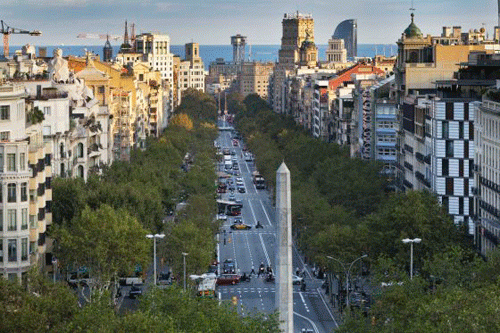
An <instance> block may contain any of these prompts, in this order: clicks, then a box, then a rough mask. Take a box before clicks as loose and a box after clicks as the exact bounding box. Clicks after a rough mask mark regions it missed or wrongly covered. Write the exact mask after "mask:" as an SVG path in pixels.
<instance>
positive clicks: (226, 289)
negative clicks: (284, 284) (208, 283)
mask: <svg viewBox="0 0 500 333" xmlns="http://www.w3.org/2000/svg"><path fill="white" fill-rule="evenodd" d="M218 291H219V292H220V293H221V294H236V293H238V294H244V293H251V294H253V293H275V292H276V288H274V287H222V288H220V287H219V288H218ZM294 293H299V291H298V290H294ZM300 293H302V295H305V296H308V297H312V298H316V297H319V294H318V292H317V291H316V290H311V291H302V292H300Z"/></svg>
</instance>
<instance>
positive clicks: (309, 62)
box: [299, 33, 318, 68]
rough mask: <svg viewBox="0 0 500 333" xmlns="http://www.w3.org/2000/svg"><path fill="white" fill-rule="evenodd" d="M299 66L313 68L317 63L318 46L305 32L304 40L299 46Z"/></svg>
mask: <svg viewBox="0 0 500 333" xmlns="http://www.w3.org/2000/svg"><path fill="white" fill-rule="evenodd" d="M299 53H300V61H299V65H300V67H307V68H314V67H316V66H317V65H318V48H317V47H316V44H314V41H312V40H311V38H310V36H309V34H308V33H307V34H306V40H305V41H303V42H302V45H301V46H300V52H299Z"/></svg>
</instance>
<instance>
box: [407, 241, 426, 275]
mask: <svg viewBox="0 0 500 333" xmlns="http://www.w3.org/2000/svg"><path fill="white" fill-rule="evenodd" d="M421 241H422V240H421V239H420V238H414V239H409V238H405V239H403V240H402V242H403V243H405V244H408V243H410V280H413V243H420V242H421Z"/></svg>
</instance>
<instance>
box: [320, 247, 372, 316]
mask: <svg viewBox="0 0 500 333" xmlns="http://www.w3.org/2000/svg"><path fill="white" fill-rule="evenodd" d="M326 257H327V258H328V259H331V260H335V261H336V262H338V263H339V264H340V265H341V266H342V268H343V269H344V273H345V280H346V283H345V285H346V302H345V303H346V306H349V293H350V292H349V276H350V275H351V268H352V266H353V265H354V263H355V262H356V261H359V260H361V259H363V258H366V257H368V255H367V254H363V255H362V256H361V257H359V258H357V259H356V260H354V261H353V262H351V263H350V264H349V268H348V269H347V270H346V269H345V267H346V266H345V265H344V263H343V262H342V261H340V260H338V259H336V258H334V257H331V256H326Z"/></svg>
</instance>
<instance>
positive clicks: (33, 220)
mask: <svg viewBox="0 0 500 333" xmlns="http://www.w3.org/2000/svg"><path fill="white" fill-rule="evenodd" d="M35 223H36V215H30V228H31V229H34V228H35Z"/></svg>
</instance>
